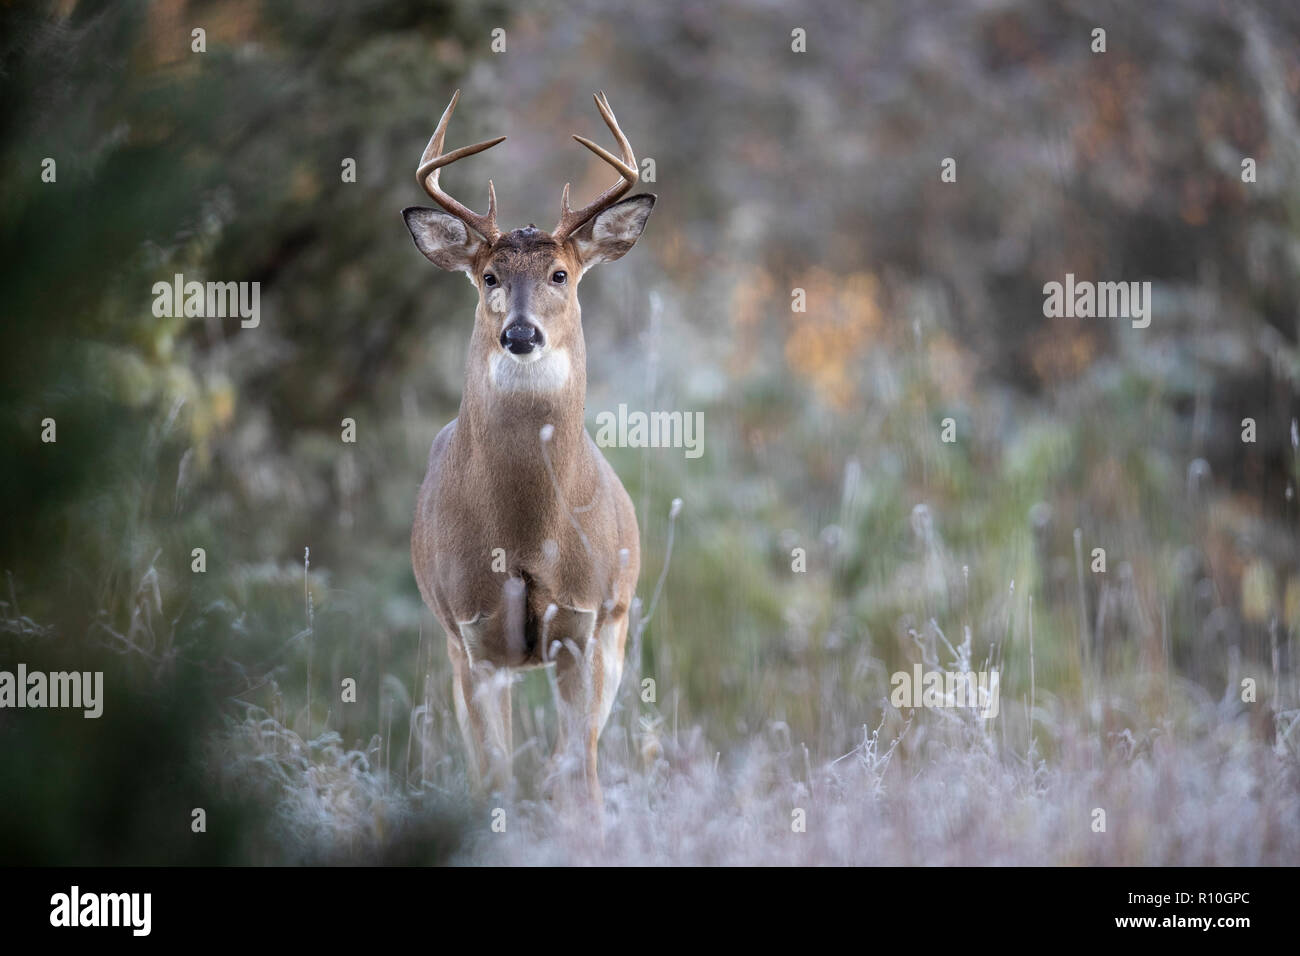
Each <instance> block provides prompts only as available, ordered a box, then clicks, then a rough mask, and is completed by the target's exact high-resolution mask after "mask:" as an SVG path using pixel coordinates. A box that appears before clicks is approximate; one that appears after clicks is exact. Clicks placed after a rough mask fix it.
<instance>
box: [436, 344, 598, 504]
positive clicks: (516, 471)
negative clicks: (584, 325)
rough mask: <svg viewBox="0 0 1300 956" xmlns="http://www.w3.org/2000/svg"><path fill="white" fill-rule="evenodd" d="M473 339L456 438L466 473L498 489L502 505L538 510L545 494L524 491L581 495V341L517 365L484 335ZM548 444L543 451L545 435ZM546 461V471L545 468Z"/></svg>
mask: <svg viewBox="0 0 1300 956" xmlns="http://www.w3.org/2000/svg"><path fill="white" fill-rule="evenodd" d="M481 338H482V341H480V340H479V339H480V335H479V333H478V332H476V333H475V341H474V342H473V343H472V344H471V347H470V356H469V363H468V368H467V369H466V375H465V391H464V394H463V396H462V398H461V404H460V418H459V420H458V422H457V429H456V430H457V437H458V439H459V440H460V444H461V450H462V455H463V456H464V458H465V459H466V464H467V465H468V466H469V469H470V473H471V474H474V475H476V476H477V477H478V479H479V480H482V481H485V482H487V483H488V484H489V485H490V486H492V487H494V488H498V489H499V490H500V491H501V492H502V495H501V496H500V497H504V498H506V499H512V498H518V499H520V500H525V499H527V500H530V502H531V504H532V505H533V506H534V507H535V506H536V505H537V502H538V501H539V500H540V499H545V500H548V501H549V500H551V498H552V496H550V495H541V496H539V495H533V494H528V493H526V491H527V489H538V488H550V487H551V485H552V482H553V481H554V482H556V483H558V484H559V485H560V488H561V489H562V490H563V491H564V492H565V496H566V497H570V494H579V493H580V492H581V490H582V489H581V485H582V484H583V483H584V480H585V479H586V478H587V477H588V476H589V475H590V474H591V473H592V469H591V468H590V467H589V464H590V462H589V459H590V457H591V448H590V443H589V441H588V439H587V435H586V427H585V424H584V422H583V415H584V410H585V404H586V398H587V369H586V364H587V363H586V350H585V348H584V345H583V342H582V337H581V336H580V335H579V336H577V337H576V339H575V341H574V342H573V343H571V344H570V345H569V346H568V347H567V348H564V349H563V352H562V353H561V351H560V349H559V348H557V349H555V350H554V351H551V352H549V354H547V355H545V356H544V357H543V358H542V359H540V360H538V361H537V362H535V363H531V364H528V365H523V364H520V363H517V362H515V360H514V359H513V358H511V357H510V356H509V355H508V354H507V353H506V352H505V351H504V350H503V349H501V348H500V346H499V345H498V344H497V343H496V342H495V341H491V340H490V337H489V335H487V334H486V333H484V334H483V335H482V336H481ZM546 426H550V428H549V429H548V430H547V434H548V439H547V440H546V441H545V443H544V447H543V439H542V434H543V429H544V428H546ZM548 459H549V464H550V467H549V468H548V467H547V461H548Z"/></svg>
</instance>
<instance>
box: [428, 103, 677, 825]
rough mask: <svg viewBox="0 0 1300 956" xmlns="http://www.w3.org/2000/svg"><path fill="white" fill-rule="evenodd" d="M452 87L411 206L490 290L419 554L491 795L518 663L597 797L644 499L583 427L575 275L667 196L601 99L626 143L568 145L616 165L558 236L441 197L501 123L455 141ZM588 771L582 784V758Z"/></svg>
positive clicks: (435, 246)
mask: <svg viewBox="0 0 1300 956" xmlns="http://www.w3.org/2000/svg"><path fill="white" fill-rule="evenodd" d="M459 99H460V90H457V91H456V92H455V93H454V94H453V95H452V97H451V101H450V103H448V105H447V108H446V110H445V111H444V112H443V114H442V118H441V119H440V120H439V121H438V125H437V127H436V128H435V130H434V133H433V136H432V138H431V139H430V140H429V144H428V146H427V147H426V148H425V150H424V153H423V155H422V156H421V158H420V162H419V165H418V166H417V168H416V179H417V180H418V182H419V183H420V185H421V186H422V187H423V189H424V191H425V192H426V193H428V195H429V197H430V198H431V199H433V201H434V202H436V203H437V204H438V206H439V207H440V208H439V209H431V208H427V207H421V206H412V207H408V208H406V209H403V210H402V217H403V219H404V220H405V221H406V226H407V228H408V229H409V230H410V234H411V238H412V239H413V240H414V242H415V246H416V248H417V249H419V250H420V252H421V253H423V254H424V256H425V258H427V259H428V260H429V261H430V262H432V263H433V264H434V265H435V266H438V267H439V268H440V269H443V270H446V271H448V272H457V271H459V272H464V273H465V274H466V275H468V277H469V280H470V282H471V283H473V285H474V287H475V289H476V290H477V292H478V305H477V307H476V309H475V311H474V327H473V332H472V334H471V337H470V344H469V354H468V357H467V360H466V365H465V384H464V389H463V392H462V397H461V403H460V410H459V413H458V415H457V417H456V418H455V419H454V420H453V421H451V422H450V423H449V424H448V425H446V426H445V427H444V428H443V429H442V430H441V431H440V432H439V433H438V435H437V437H436V438H435V439H434V440H433V445H432V447H431V448H430V450H429V458H428V465H427V470H426V473H425V476H424V480H423V482H422V483H421V485H420V490H419V494H418V496H417V500H416V508H415V518H414V523H413V526H412V529H411V564H412V567H413V570H414V572H415V579H416V582H417V584H418V585H419V590H420V595H421V597H422V598H423V600H424V603H425V604H426V605H427V606H428V607H429V609H430V610H431V611H432V612H433V614H434V616H435V617H436V618H437V620H438V622H439V623H440V624H441V625H442V628H443V630H444V631H445V634H446V642H447V654H448V657H449V658H450V661H451V667H452V672H453V673H452V694H453V700H454V705H455V712H456V719H457V722H458V724H459V725H460V730H461V736H462V737H463V740H464V743H465V748H466V751H467V754H468V766H469V774H470V782H471V784H472V786H473V787H474V789H475V790H476V791H477V792H479V793H483V792H491V791H496V790H502V789H505V788H507V787H509V786H510V784H511V782H512V769H511V763H512V736H511V734H512V730H511V703H510V687H511V683H512V680H513V678H512V676H511V675H512V674H513V673H514V672H516V671H519V670H522V669H528V668H535V667H553V668H554V670H553V677H552V687H553V690H554V692H555V693H554V696H555V698H556V703H557V710H558V711H559V714H558V717H559V719H558V725H559V733H558V735H557V738H558V739H557V746H556V749H555V754H554V757H555V759H556V760H557V761H559V764H558V765H559V766H560V767H561V768H564V767H567V768H568V770H563V769H562V772H561V773H560V776H561V777H562V778H566V777H567V778H569V779H571V781H572V782H573V783H574V785H575V786H574V788H573V789H574V791H575V792H576V794H577V795H578V797H579V798H581V795H582V786H581V783H582V782H585V789H586V796H587V798H589V802H590V805H594V806H596V807H600V808H603V798H602V794H601V788H600V780H599V776H598V774H597V746H598V743H599V739H600V734H601V731H602V730H603V729H604V726H605V723H606V722H607V721H608V719H609V715H610V712H611V711H612V709H613V706H614V700H615V695H616V692H617V690H618V687H619V682H620V680H621V678H622V673H623V658H624V649H625V645H626V642H627V633H628V622H629V617H630V616H631V615H630V609H631V608H632V606H633V600H634V592H635V588H636V583H637V578H638V576H639V573H640V537H639V531H638V528H637V520H636V511H635V509H634V508H633V506H632V501H631V498H629V496H628V493H627V491H626V489H624V487H623V485H622V483H621V482H620V481H619V479H618V475H617V474H615V472H614V469H613V468H612V466H611V465H610V464H609V462H608V461H607V460H606V459H605V457H604V455H603V454H602V453H601V451H600V449H599V448H598V447H597V445H596V443H595V442H594V441H593V440H592V438H591V436H590V434H589V433H588V432H587V429H586V426H585V423H584V420H583V418H584V408H585V403H586V393H587V366H586V360H587V355H586V346H585V342H584V339H583V331H582V312H581V309H580V307H579V305H578V284H579V282H580V281H581V279H582V278H583V276H584V275H585V274H586V272H587V270H589V269H590V268H591V267H592V266H595V265H597V264H599V263H603V262H613V261H615V260H617V259H620V258H622V257H623V256H624V255H625V254H626V253H627V252H628V251H629V250H630V249H631V248H632V246H633V245H634V244H635V243H636V241H637V239H638V238H639V237H640V235H641V233H642V231H643V230H644V229H645V225H646V220H647V219H648V218H649V216H650V212H651V210H652V209H653V208H654V204H655V196H654V195H652V194H641V195H636V196H632V197H629V198H623V197H624V196H625V194H626V193H628V192H629V191H630V190H631V189H632V188H633V187H634V186H635V185H636V184H637V180H638V178H639V177H638V168H637V160H636V156H635V154H634V153H633V151H632V146H631V144H630V143H629V141H628V139H627V137H626V136H625V135H624V134H623V131H622V130H621V129H620V128H619V125H618V121H617V119H616V118H615V116H614V112H613V110H612V109H611V108H610V105H609V100H608V99H607V98H606V96H605V94H604V93H603V92H602V93H597V94H595V101H596V107H597V109H598V110H599V112H600V115H601V117H602V118H603V119H604V121H605V125H606V126H608V127H609V130H610V132H611V133H612V134H613V136H614V139H615V140H616V141H617V144H618V148H619V151H620V156H614V155H613V154H612V153H610V152H609V151H608V150H606V149H604V148H603V147H601V146H599V145H598V144H596V143H594V142H592V141H591V140H589V139H586V138H584V137H582V136H578V135H576V134H575V135H574V137H573V138H574V140H576V141H577V142H579V143H581V144H582V145H583V146H585V147H586V148H587V149H589V150H591V151H592V152H593V153H595V154H596V155H597V156H599V157H600V158H601V159H602V160H603V161H604V162H606V163H608V164H609V165H610V166H611V167H613V169H614V170H615V171H616V172H617V173H618V176H619V179H618V181H617V182H616V183H614V184H613V185H612V186H610V187H609V188H608V189H606V190H605V191H604V192H602V193H601V194H600V195H599V196H597V197H596V199H594V200H593V201H592V202H590V203H589V204H587V205H585V206H582V207H580V208H578V209H572V208H570V205H569V191H570V186H571V185H572V184H571V183H570V184H566V185H565V187H564V191H563V194H562V196H561V199H560V219H559V222H558V224H557V225H556V227H555V228H554V229H553V230H551V231H550V232H549V233H548V232H544V231H542V230H540V229H538V228H537V227H536V226H535V225H533V224H529V225H528V226H526V227H524V228H520V229H514V230H512V231H510V232H502V231H501V229H500V228H499V227H498V225H497V215H496V214H497V203H496V190H495V187H494V186H493V184H492V181H491V180H489V181H488V206H487V212H486V214H482V215H480V214H478V213H476V212H474V211H473V210H471V209H469V208H468V207H467V206H465V205H463V204H461V203H460V202H459V201H457V200H456V199H454V198H452V196H450V195H449V194H448V193H447V192H445V191H444V190H443V188H442V186H441V185H440V184H439V174H440V172H441V171H442V169H443V168H445V167H446V166H448V165H450V164H451V163H454V162H456V161H457V160H460V159H463V158H465V157H467V156H472V155H474V154H476V153H480V152H482V151H483V150H486V149H490V148H491V147H493V146H496V145H497V144H498V143H501V142H503V141H504V140H505V137H504V136H499V137H496V138H494V139H489V140H486V141H484V142H481V143H477V144H475V145H472V146H462V147H461V148H459V149H455V150H452V151H450V152H444V150H443V143H444V139H445V137H446V133H447V124H448V122H449V120H450V119H451V116H452V113H453V112H454V111H455V109H456V103H457V102H458V101H459ZM578 768H580V779H579V771H578Z"/></svg>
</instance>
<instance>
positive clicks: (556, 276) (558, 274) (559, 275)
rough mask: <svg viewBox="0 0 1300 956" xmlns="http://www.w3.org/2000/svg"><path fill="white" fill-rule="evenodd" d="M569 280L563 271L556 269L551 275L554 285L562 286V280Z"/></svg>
mask: <svg viewBox="0 0 1300 956" xmlns="http://www.w3.org/2000/svg"><path fill="white" fill-rule="evenodd" d="M567 278H569V274H568V273H567V272H565V271H564V270H563V269H556V270H555V271H554V272H553V273H551V281H552V282H554V283H555V284H556V285H564V280H565V279H567Z"/></svg>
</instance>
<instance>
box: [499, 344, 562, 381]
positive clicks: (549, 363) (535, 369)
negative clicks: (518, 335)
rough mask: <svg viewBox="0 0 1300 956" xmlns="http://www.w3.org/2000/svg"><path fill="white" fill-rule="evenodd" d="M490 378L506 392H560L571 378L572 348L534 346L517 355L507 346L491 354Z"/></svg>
mask: <svg viewBox="0 0 1300 956" xmlns="http://www.w3.org/2000/svg"><path fill="white" fill-rule="evenodd" d="M488 381H489V382H491V383H492V387H493V388H495V389H499V390H500V391H503V392H556V391H559V390H560V389H562V388H564V386H565V385H566V384H568V381H569V350H568V349H560V348H548V349H541V350H537V349H534V350H533V351H532V352H529V353H528V354H527V355H515V354H514V353H512V352H507V351H505V350H504V349H503V350H501V351H494V352H493V353H492V355H491V357H490V358H488Z"/></svg>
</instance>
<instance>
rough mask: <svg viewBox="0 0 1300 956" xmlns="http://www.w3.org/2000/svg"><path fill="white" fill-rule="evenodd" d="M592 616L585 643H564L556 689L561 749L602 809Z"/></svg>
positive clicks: (599, 674) (599, 672)
mask: <svg viewBox="0 0 1300 956" xmlns="http://www.w3.org/2000/svg"><path fill="white" fill-rule="evenodd" d="M594 631H595V615H591V618H590V623H589V626H588V630H586V633H585V635H584V640H581V641H578V640H565V641H564V644H563V646H562V648H560V649H559V653H558V657H556V661H555V679H556V685H558V689H559V698H560V700H559V706H560V734H562V737H560V748H562V750H563V753H564V758H565V761H572V763H573V765H576V766H580V767H581V778H582V780H584V782H585V784H586V787H585V788H586V796H588V799H589V800H590V801H591V804H593V805H594V806H595V808H598V809H599V808H602V806H603V799H602V793H601V778H599V775H598V774H597V744H598V741H599V739H601V723H599V717H601V713H599V711H601V698H602V693H603V663H602V654H601V643H599V641H598V640H595V635H594Z"/></svg>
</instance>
